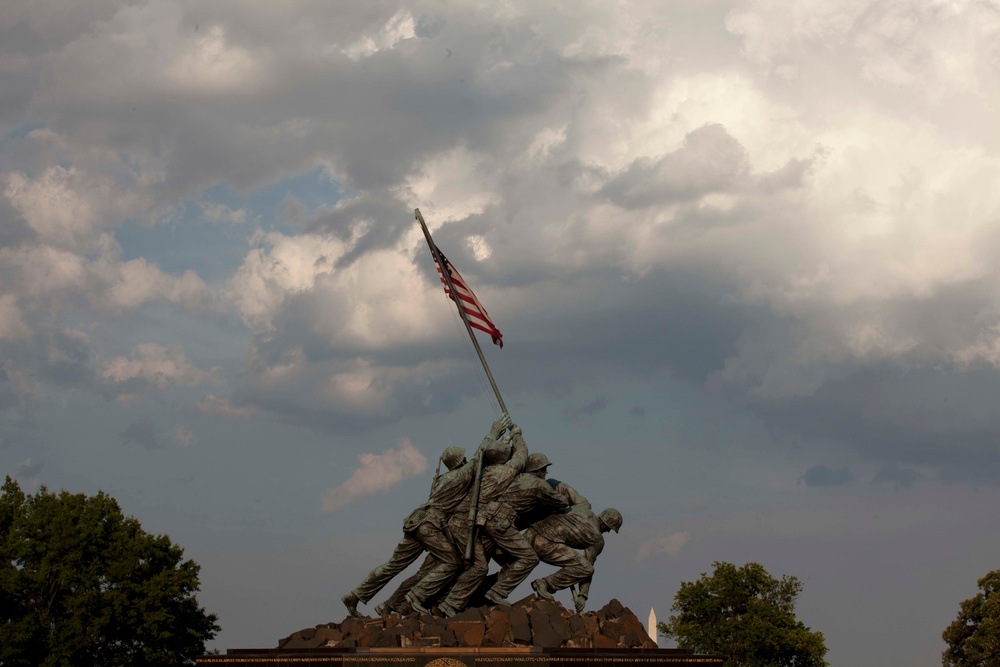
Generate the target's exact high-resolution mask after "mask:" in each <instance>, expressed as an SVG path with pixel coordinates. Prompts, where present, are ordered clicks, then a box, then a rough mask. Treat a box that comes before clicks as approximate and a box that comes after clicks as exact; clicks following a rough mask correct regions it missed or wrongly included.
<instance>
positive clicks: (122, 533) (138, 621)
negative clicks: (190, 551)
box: [0, 476, 219, 667]
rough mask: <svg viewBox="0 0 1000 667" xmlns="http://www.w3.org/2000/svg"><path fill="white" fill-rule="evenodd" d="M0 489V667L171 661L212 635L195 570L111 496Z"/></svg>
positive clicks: (11, 484) (189, 655)
mask: <svg viewBox="0 0 1000 667" xmlns="http://www.w3.org/2000/svg"><path fill="white" fill-rule="evenodd" d="M0 491H2V493H0V665H4V666H5V667H6V666H14V665H25V666H28V665H30V666H33V667H34V666H39V665H40V666H43V667H50V666H51V667H55V666H63V665H98V666H103V665H179V664H184V663H189V662H191V661H192V659H193V658H194V657H195V656H196V655H198V654H200V653H202V652H203V651H204V649H205V641H206V640H208V639H211V638H212V637H214V636H215V634H216V633H217V632H218V631H219V626H218V625H216V623H215V621H216V620H217V617H216V616H215V615H214V614H206V613H205V610H204V609H202V608H200V607H199V606H198V604H197V601H196V600H195V597H194V594H195V593H196V592H197V590H198V585H199V584H198V571H199V569H200V568H199V566H198V565H197V564H196V563H194V562H193V561H190V560H187V561H182V556H183V553H184V552H183V550H182V549H181V548H180V547H176V546H174V545H173V544H171V543H170V540H169V539H168V538H167V537H165V536H162V535H150V534H149V533H146V532H145V531H143V530H142V528H141V527H140V526H139V522H138V521H136V520H135V519H134V518H132V517H126V516H125V515H124V514H123V513H122V511H121V509H120V508H119V507H118V503H117V502H116V501H115V500H114V498H111V497H110V496H108V495H106V494H104V493H103V492H100V493H98V494H97V495H96V496H91V497H87V496H85V495H84V494H70V493H67V492H66V491H62V492H61V493H59V494H58V495H56V494H54V493H50V492H48V491H47V490H46V489H45V488H44V487H42V488H41V489H39V490H38V492H37V493H35V494H34V495H25V493H24V492H23V491H21V488H20V486H19V485H18V484H17V482H15V481H13V480H11V478H10V477H9V476H8V477H7V481H6V483H5V484H4V485H3V487H2V489H0Z"/></svg>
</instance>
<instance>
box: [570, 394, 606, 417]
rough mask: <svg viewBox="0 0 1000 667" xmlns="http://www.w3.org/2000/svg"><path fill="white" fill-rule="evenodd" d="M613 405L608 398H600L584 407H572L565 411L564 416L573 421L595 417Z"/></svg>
mask: <svg viewBox="0 0 1000 667" xmlns="http://www.w3.org/2000/svg"><path fill="white" fill-rule="evenodd" d="M610 403H611V401H610V400H608V397H607V396H598V397H596V398H595V399H594V400H592V401H590V402H589V403H586V404H584V405H581V406H578V407H575V406H571V407H568V408H564V409H563V414H564V415H566V416H567V417H569V418H571V419H575V418H578V417H593V416H594V415H596V414H597V413H599V412H601V411H602V410H604V408H606V407H608V405H609V404H610Z"/></svg>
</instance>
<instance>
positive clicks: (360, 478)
mask: <svg viewBox="0 0 1000 667" xmlns="http://www.w3.org/2000/svg"><path fill="white" fill-rule="evenodd" d="M426 469H427V457H425V456H424V455H423V454H421V453H420V450H418V449H417V448H416V447H414V446H413V443H411V442H410V441H409V440H408V439H406V438H403V439H402V440H400V441H399V446H398V447H396V448H394V449H387V450H386V451H384V452H382V453H381V454H368V453H366V454H361V455H360V456H358V467H357V468H356V469H355V470H354V472H353V473H351V476H350V477H349V478H348V479H347V481H345V482H344V483H343V484H341V485H339V486H335V487H333V488H330V489H327V490H326V491H324V492H323V496H322V507H323V511H324V512H335V511H337V510H339V509H340V508H341V507H344V506H345V505H349V504H350V503H352V502H354V501H355V500H357V499H359V498H363V497H365V496H371V495H374V494H376V493H383V492H385V491H387V490H388V489H389V488H390V487H392V486H395V485H396V484H399V483H400V482H402V481H403V480H405V479H409V478H411V477H416V476H417V475H420V474H422V473H423V472H424V471H425V470H426Z"/></svg>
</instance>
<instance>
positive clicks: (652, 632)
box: [647, 607, 656, 642]
mask: <svg viewBox="0 0 1000 667" xmlns="http://www.w3.org/2000/svg"><path fill="white" fill-rule="evenodd" d="M647 632H648V633H649V638H650V639H652V640H653V641H654V642H656V612H655V611H653V608H652V607H650V608H649V627H648V629H647Z"/></svg>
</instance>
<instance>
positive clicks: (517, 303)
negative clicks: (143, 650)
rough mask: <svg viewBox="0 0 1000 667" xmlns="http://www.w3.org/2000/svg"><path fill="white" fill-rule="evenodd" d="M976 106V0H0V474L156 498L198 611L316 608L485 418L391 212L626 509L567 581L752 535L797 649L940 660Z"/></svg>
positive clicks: (982, 196)
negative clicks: (427, 237)
mask: <svg viewBox="0 0 1000 667" xmlns="http://www.w3.org/2000/svg"><path fill="white" fill-rule="evenodd" d="M998 108H1000V3H998V2H997V0H950V1H949V0H929V1H928V0H919V1H918V0H801V1H799V2H795V3H787V2H779V1H777V0H745V1H744V2H725V1H717V0H678V1H676V2H669V3H653V2H641V1H628V0H618V1H608V0H605V1H601V2H587V1H586V0H584V1H581V2H573V3H569V2H550V1H537V2H532V3H515V2H497V1H491V2H471V1H470V2H444V1H437V0H428V1H426V2H424V1H414V2H392V1H388V0H387V1H385V2H378V3H372V2H356V3H330V2H325V1H322V0H285V1H283V2H256V1H254V2H251V1H243V2H236V1H234V0H216V1H213V2H211V3H206V2H196V1H194V0H191V1H179V0H139V1H136V2H129V3H122V2H118V1H112V0H6V1H5V2H4V3H3V7H2V9H0V471H3V472H6V473H7V474H10V475H11V476H13V477H14V478H15V479H17V480H19V482H20V483H21V484H22V485H23V486H24V487H25V488H27V489H31V490H33V489H37V488H39V486H40V485H45V486H46V487H48V488H49V489H63V488H65V489H67V490H69V491H72V492H85V493H95V492H97V491H98V490H99V489H103V490H105V491H106V492H108V493H110V494H111V495H113V496H114V497H115V498H117V499H118V501H119V503H120V504H121V506H122V508H123V510H124V511H125V512H126V513H127V514H131V515H133V516H135V517H136V518H138V519H139V520H140V521H141V522H142V525H143V527H144V528H145V529H146V530H147V531H150V532H153V533H162V534H167V535H169V536H170V538H171V539H172V540H173V541H174V542H175V543H176V544H179V545H180V546H182V547H183V548H184V549H185V554H186V556H187V557H189V558H192V559H194V560H195V561H196V562H198V563H199V564H200V565H201V566H202V569H201V583H202V586H201V593H200V595H199V600H200V602H201V604H203V605H204V606H205V607H206V608H207V610H208V611H210V612H213V613H216V614H218V615H219V623H220V625H221V626H222V631H221V632H220V634H219V635H218V637H217V638H216V639H215V640H213V642H211V644H210V646H211V647H213V648H219V649H226V648H236V647H273V646H275V645H276V644H277V640H278V639H279V638H280V637H284V636H286V635H287V634H289V633H291V632H292V631H295V630H298V629H300V628H302V627H307V626H312V625H316V624H318V623H326V622H331V621H340V620H342V618H343V616H344V613H345V610H344V608H343V606H342V605H341V603H340V596H341V595H342V594H343V593H345V592H347V591H348V590H350V589H351V588H353V587H354V586H355V585H357V584H358V583H359V582H360V581H361V579H362V578H363V577H364V575H365V574H366V573H367V571H368V570H369V569H371V568H372V567H374V566H375V565H377V564H378V563H380V562H382V561H384V560H385V559H387V558H388V556H389V555H390V553H391V550H392V548H393V546H394V545H395V543H396V542H397V541H398V539H399V538H400V536H401V522H402V519H403V518H404V517H405V516H406V515H407V514H408V513H409V512H410V511H411V510H412V509H413V508H414V507H416V506H417V505H419V504H420V503H421V502H423V500H424V499H425V498H426V495H425V494H426V493H427V490H428V488H429V485H430V481H431V479H432V477H433V474H434V469H435V467H436V463H437V459H438V456H439V455H440V453H441V451H442V450H443V449H444V448H445V447H447V446H449V445H460V446H465V447H469V448H474V447H476V446H477V445H478V443H479V442H480V440H481V439H482V437H483V436H484V435H485V434H486V433H487V431H488V429H489V426H490V423H491V422H492V421H493V419H495V418H496V417H497V416H498V415H499V408H498V407H497V405H496V401H495V399H494V398H493V396H492V392H491V391H490V390H489V388H488V385H487V384H486V382H485V380H484V377H483V374H482V371H481V370H480V369H479V366H478V363H477V361H476V360H475V357H474V356H473V354H472V352H471V351H470V349H471V348H470V345H469V343H468V340H467V338H466V336H465V333H464V331H463V329H462V326H461V324H460V322H459V321H458V318H457V314H456V313H455V311H454V308H453V307H452V305H451V304H450V302H449V301H448V300H447V299H446V298H445V297H444V295H443V293H442V291H441V289H440V286H439V285H438V284H437V283H436V278H435V275H434V268H433V263H432V260H431V258H430V255H429V253H428V251H427V247H426V244H425V243H424V240H423V237H422V235H421V233H420V230H419V227H418V226H417V225H416V223H415V222H414V219H413V209H414V208H416V207H419V208H420V210H421V211H422V213H423V214H424V217H425V218H426V219H427V221H428V224H429V226H430V229H431V231H432V233H433V234H434V238H435V241H436V242H437V244H438V245H439V246H440V247H441V249H442V250H443V251H444V252H446V253H447V255H448V257H449V258H450V259H451V261H452V262H453V263H454V264H455V265H456V266H457V267H458V268H459V270H460V271H461V272H462V273H463V275H464V276H465V278H466V279H467V280H468V281H469V283H470V284H471V286H472V288H473V289H474V290H475V291H476V293H477V294H478V296H479V298H480V300H481V301H482V302H483V303H484V305H485V306H486V308H487V309H488V310H489V312H490V314H491V315H492V317H493V320H494V321H495V323H496V324H497V326H498V327H499V328H500V329H501V331H503V333H504V341H505V346H504V349H502V350H500V349H498V348H496V347H494V346H493V345H491V344H490V342H489V340H488V339H486V337H483V338H484V340H483V341H482V343H483V346H484V348H486V349H485V351H484V353H485V354H486V356H487V359H488V361H489V363H490V366H491V368H492V370H493V372H494V375H495V377H496V381H497V384H498V386H499V388H500V390H501V392H502V394H503V397H504V399H505V402H506V404H507V406H508V409H509V411H510V414H511V417H512V418H513V420H514V422H515V423H517V424H519V425H520V426H521V427H522V428H523V431H524V435H525V439H526V441H527V443H528V447H529V449H531V450H532V451H540V452H543V453H545V454H546V455H547V456H548V457H549V458H550V459H551V460H552V461H553V466H552V468H551V474H552V475H553V476H554V477H556V478H558V479H561V480H564V481H567V482H569V483H570V484H572V485H573V486H574V487H576V488H577V489H578V490H579V491H580V492H581V493H583V494H584V495H585V496H587V497H588V498H589V499H590V500H591V501H592V502H593V504H594V505H595V506H597V507H608V506H613V507H616V508H618V509H619V510H621V512H622V514H623V515H624V517H625V522H624V527H623V528H622V531H621V533H620V534H619V535H611V536H610V537H609V539H608V545H607V548H606V549H605V551H604V553H603V554H602V556H601V558H600V560H599V562H598V567H597V573H596V576H595V580H594V585H593V588H592V594H591V606H592V607H593V608H598V607H599V606H601V605H603V604H604V602H606V601H607V600H609V599H611V598H618V599H619V600H621V601H622V603H623V604H625V605H626V606H628V607H630V608H631V609H632V610H633V611H635V612H636V614H637V615H638V616H639V617H640V618H642V619H645V618H646V616H647V615H648V610H649V609H650V608H654V609H655V610H656V613H657V616H658V617H659V619H660V620H666V618H667V617H668V616H669V615H670V606H671V604H672V601H673V596H674V594H675V592H676V591H677V589H678V588H679V585H680V582H682V581H693V580H695V579H697V578H698V577H699V576H700V575H701V573H703V572H711V570H712V563H713V562H715V561H727V562H732V563H735V564H738V565H739V564H743V563H746V562H751V561H753V562H759V563H761V564H762V565H763V566H764V567H765V568H767V569H768V570H769V571H770V572H771V573H772V574H773V575H775V576H780V575H792V576H796V577H798V578H799V579H800V580H801V581H802V583H803V592H802V594H801V595H800V597H799V598H798V601H797V608H796V609H797V613H798V617H799V619H800V620H802V621H803V622H804V623H805V624H806V625H807V626H809V627H811V628H812V629H814V630H819V631H821V632H822V633H823V634H824V636H825V637H826V644H827V646H828V647H829V653H828V654H827V658H828V660H829V661H830V662H831V663H832V664H834V665H853V664H866V665H873V666H876V667H883V666H884V667H888V666H895V665H899V666H902V665H907V666H910V665H932V664H939V661H940V653H941V651H942V650H943V649H944V644H943V641H942V640H941V632H942V631H943V630H944V629H945V627H946V626H947V625H948V624H949V623H950V622H951V620H952V619H953V618H954V617H955V616H956V615H957V612H958V605H959V602H960V601H961V600H963V599H966V598H968V597H971V596H972V595H973V594H974V593H975V592H976V580H977V579H978V578H980V577H982V576H983V575H984V574H986V573H987V572H988V571H990V570H992V569H995V568H997V567H1000V512H998V511H997V509H996V508H997V507H998V500H1000V493H998V491H1000V410H998V409H997V400H998V399H997V397H998V396H1000V283H998V273H997V266H998V255H1000V188H998V187H997V183H998V182H1000V124H998V123H997V122H996V118H997V115H998ZM547 567H548V566H544V565H543V566H540V568H539V570H537V571H536V574H535V575H533V576H532V577H530V578H534V576H538V573H543V572H546V571H547ZM530 578H529V581H530ZM391 588H392V586H391V585H390V587H389V588H388V589H386V590H385V591H383V593H382V594H381V595H380V596H378V597H377V598H376V599H375V600H374V601H373V603H372V605H374V604H375V603H377V602H379V601H380V600H381V599H383V598H384V597H385V596H387V595H388V593H389V592H391ZM529 593H530V589H529V588H528V586H527V584H523V585H522V586H521V587H520V588H519V589H518V590H517V591H516V592H515V593H514V595H513V596H512V597H513V598H514V599H518V598H520V597H523V596H524V595H527V594H529ZM563 597H564V598H565V599H563V600H562V602H563V603H564V604H567V605H568V604H569V602H570V601H569V598H568V595H566V594H564V595H563ZM371 609H372V606H369V607H363V608H362V610H363V611H368V612H369V613H371ZM661 645H662V646H670V645H671V644H670V642H669V641H667V640H661Z"/></svg>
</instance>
